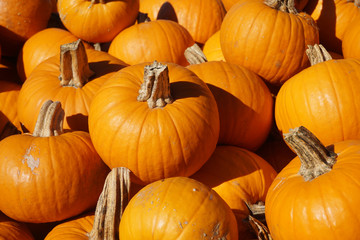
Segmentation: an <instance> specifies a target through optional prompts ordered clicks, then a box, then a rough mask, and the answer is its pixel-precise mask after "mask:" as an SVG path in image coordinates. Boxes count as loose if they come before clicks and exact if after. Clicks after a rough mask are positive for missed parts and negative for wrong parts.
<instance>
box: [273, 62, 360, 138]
mask: <svg viewBox="0 0 360 240" xmlns="http://www.w3.org/2000/svg"><path fill="white" fill-rule="evenodd" d="M358 91H360V60H358V59H337V60H334V59H331V60H327V61H323V62H319V63H317V64H315V65H313V66H311V67H309V68H307V69H305V70H303V71H302V72H300V73H298V74H296V75H295V76H293V77H292V78H291V79H289V80H288V81H287V82H286V83H285V84H284V85H283V86H282V87H281V88H280V91H279V93H278V95H277V97H276V102H275V120H276V125H277V127H278V129H279V130H280V131H281V132H282V133H288V132H289V130H290V129H292V128H295V127H297V126H304V127H306V128H307V129H309V130H310V131H311V132H313V133H314V134H315V135H316V136H317V137H318V138H319V139H320V141H321V142H323V143H324V144H325V145H329V144H332V143H334V142H340V141H343V140H349V139H359V138H360V126H359V119H360V111H359V109H360V95H359V94H356V93H357V92H358Z"/></svg>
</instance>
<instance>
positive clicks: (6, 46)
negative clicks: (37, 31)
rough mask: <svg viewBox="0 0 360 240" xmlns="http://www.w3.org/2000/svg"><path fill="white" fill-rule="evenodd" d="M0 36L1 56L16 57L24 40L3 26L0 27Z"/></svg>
mask: <svg viewBox="0 0 360 240" xmlns="http://www.w3.org/2000/svg"><path fill="white" fill-rule="evenodd" d="M0 36H1V37H0V45H1V46H2V48H1V54H2V55H3V56H17V55H18V54H19V52H20V49H21V48H22V46H23V45H24V43H25V41H26V39H25V38H23V37H21V36H20V35H18V34H16V33H14V32H13V31H10V30H9V29H7V28H6V27H4V26H0Z"/></svg>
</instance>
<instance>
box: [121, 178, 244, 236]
mask: <svg viewBox="0 0 360 240" xmlns="http://www.w3.org/2000/svg"><path fill="white" fill-rule="evenodd" d="M119 232H120V239H178V240H180V239H186V240H191V239H203V238H204V239H229V240H230V239H238V231H237V226H236V219H235V216H234V214H233V212H232V211H231V209H230V207H229V206H228V205H227V204H226V203H225V201H224V200H223V199H222V198H221V197H220V196H219V195H218V194H217V193H216V192H215V191H214V190H212V189H211V188H209V187H208V186H206V185H204V184H203V183H200V182H198V181H196V180H194V179H191V178H186V177H172V178H166V179H163V180H159V181H156V182H153V183H151V184H149V185H147V186H145V187H144V188H142V189H141V190H140V191H139V192H138V193H137V194H136V195H135V196H134V197H133V198H132V199H131V200H130V202H129V204H128V205H127V207H126V208H125V211H124V213H123V215H122V218H121V222H120V229H119Z"/></svg>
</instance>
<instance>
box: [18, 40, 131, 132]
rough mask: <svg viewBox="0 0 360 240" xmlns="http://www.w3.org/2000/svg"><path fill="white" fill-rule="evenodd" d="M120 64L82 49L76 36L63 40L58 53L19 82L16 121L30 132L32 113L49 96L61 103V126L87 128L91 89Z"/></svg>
mask: <svg viewBox="0 0 360 240" xmlns="http://www.w3.org/2000/svg"><path fill="white" fill-rule="evenodd" d="M124 66H126V64H125V63H124V62H122V61H120V60H119V59H117V58H115V57H113V56H111V55H110V54H108V53H106V52H102V51H96V50H93V49H87V50H86V49H85V47H84V44H83V43H82V41H81V40H80V39H79V40H77V41H75V42H72V43H68V44H63V45H62V47H61V53H60V55H59V54H58V55H56V56H53V57H51V58H49V59H47V60H46V61H44V62H42V63H41V64H39V66H38V67H37V68H36V69H35V70H34V71H33V72H32V73H31V75H30V76H29V77H28V79H27V80H26V81H25V83H24V84H23V86H22V88H21V90H20V93H19V98H18V105H17V110H18V116H19V120H20V122H21V123H22V124H23V125H24V127H25V128H26V129H27V130H28V131H29V132H32V131H33V130H34V128H35V123H36V114H37V113H38V112H39V111H40V108H41V106H42V104H43V103H44V102H45V101H47V100H48V99H51V100H53V101H60V102H61V103H62V106H63V108H64V110H65V119H64V129H67V130H69V129H72V130H82V131H88V111H89V106H90V103H91V101H92V99H93V97H94V95H95V93H96V92H97V90H98V89H99V88H100V87H101V85H102V84H103V83H104V82H105V81H106V80H107V79H108V78H109V76H111V75H112V74H113V73H115V72H116V71H118V70H120V69H121V68H123V67H124ZM59 78H60V81H59Z"/></svg>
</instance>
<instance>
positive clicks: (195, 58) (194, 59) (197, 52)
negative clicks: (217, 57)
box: [184, 43, 207, 64]
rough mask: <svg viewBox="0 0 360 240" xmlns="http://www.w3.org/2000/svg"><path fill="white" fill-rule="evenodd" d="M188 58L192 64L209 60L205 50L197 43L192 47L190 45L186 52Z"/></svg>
mask: <svg viewBox="0 0 360 240" xmlns="http://www.w3.org/2000/svg"><path fill="white" fill-rule="evenodd" d="M184 55H185V58H186V60H187V61H188V62H189V63H190V64H199V63H203V62H207V59H206V56H205V54H204V52H203V51H202V50H201V48H200V47H199V45H197V44H196V43H195V44H194V45H192V46H191V47H188V48H187V49H186V50H185V52H184Z"/></svg>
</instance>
